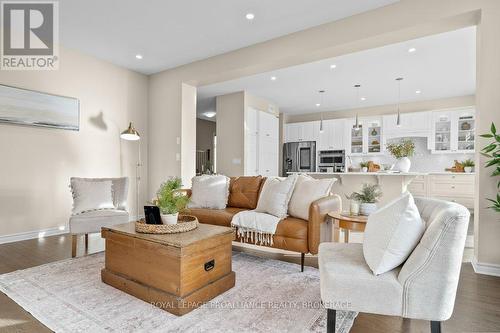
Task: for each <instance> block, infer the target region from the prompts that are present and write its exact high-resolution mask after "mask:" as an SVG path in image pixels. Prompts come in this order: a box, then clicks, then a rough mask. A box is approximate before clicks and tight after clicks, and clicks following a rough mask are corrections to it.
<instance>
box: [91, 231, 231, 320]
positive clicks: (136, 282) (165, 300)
mask: <svg viewBox="0 0 500 333" xmlns="http://www.w3.org/2000/svg"><path fill="white" fill-rule="evenodd" d="M101 233H102V237H103V238H105V239H106V263H105V268H104V269H102V271H101V278H102V281H103V282H104V283H107V284H109V285H111V286H113V287H115V288H118V289H120V290H122V291H124V292H126V293H128V294H130V295H133V296H135V297H137V298H140V299H142V300H144V301H146V302H149V303H151V304H153V305H156V306H158V307H160V308H162V309H164V310H166V311H168V312H170V313H173V314H175V315H178V316H179V315H183V314H186V313H188V312H189V311H191V310H193V309H195V308H197V307H199V306H200V305H202V304H203V303H204V302H206V301H209V300H210V299H212V298H214V297H215V296H217V295H219V294H222V293H223V292H225V291H226V290H228V289H231V288H232V287H234V283H235V274H234V272H233V271H232V266H231V265H232V263H231V254H232V253H231V241H232V240H233V238H234V236H233V230H232V229H231V228H227V227H221V226H214V225H209V224H201V223H200V224H199V226H198V228H196V229H195V230H192V231H188V232H184V233H178V234H164V235H159V234H141V233H137V232H136V231H135V224H134V222H131V223H125V224H119V225H115V226H112V227H108V228H102V232H101Z"/></svg>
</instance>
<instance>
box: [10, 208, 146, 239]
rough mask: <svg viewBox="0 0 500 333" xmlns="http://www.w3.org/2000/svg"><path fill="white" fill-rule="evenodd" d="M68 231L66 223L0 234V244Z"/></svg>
mask: <svg viewBox="0 0 500 333" xmlns="http://www.w3.org/2000/svg"><path fill="white" fill-rule="evenodd" d="M143 218H144V215H139V218H135V216H132V217H130V218H129V222H133V221H136V220H140V219H143ZM68 232H69V227H68V226H67V225H65V226H60V227H54V228H48V229H41V230H34V231H26V232H20V233H17V234H11V235H3V236H0V244H7V243H13V242H20V241H23V240H28V239H35V238H42V237H48V236H57V235H62V234H67V233H68Z"/></svg>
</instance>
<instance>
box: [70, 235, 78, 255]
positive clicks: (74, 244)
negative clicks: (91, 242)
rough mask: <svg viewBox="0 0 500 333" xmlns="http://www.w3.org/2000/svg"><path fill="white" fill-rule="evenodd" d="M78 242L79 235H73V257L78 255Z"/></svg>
mask: <svg viewBox="0 0 500 333" xmlns="http://www.w3.org/2000/svg"><path fill="white" fill-rule="evenodd" d="M76 243H78V235H71V257H72V258H74V257H76Z"/></svg>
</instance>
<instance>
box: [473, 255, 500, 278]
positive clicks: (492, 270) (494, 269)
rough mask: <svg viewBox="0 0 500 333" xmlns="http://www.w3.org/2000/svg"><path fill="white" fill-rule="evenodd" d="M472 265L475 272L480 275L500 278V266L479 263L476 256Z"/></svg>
mask: <svg viewBox="0 0 500 333" xmlns="http://www.w3.org/2000/svg"><path fill="white" fill-rule="evenodd" d="M471 264H472V268H474V272H476V273H478V274H484V275H491V276H500V265H496V264H487V263H482V262H478V261H477V258H476V257H475V256H474V258H472V261H471Z"/></svg>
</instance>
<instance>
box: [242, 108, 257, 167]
mask: <svg viewBox="0 0 500 333" xmlns="http://www.w3.org/2000/svg"><path fill="white" fill-rule="evenodd" d="M258 113H259V111H257V110H255V109H253V108H247V109H246V110H245V163H244V173H245V176H256V175H258V174H259V167H258V158H257V155H258Z"/></svg>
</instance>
